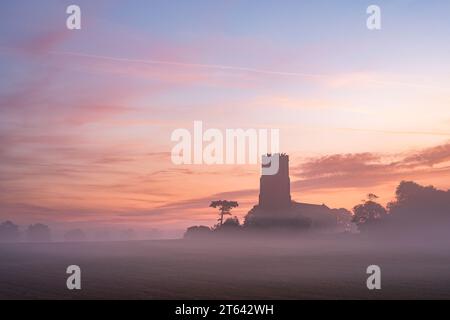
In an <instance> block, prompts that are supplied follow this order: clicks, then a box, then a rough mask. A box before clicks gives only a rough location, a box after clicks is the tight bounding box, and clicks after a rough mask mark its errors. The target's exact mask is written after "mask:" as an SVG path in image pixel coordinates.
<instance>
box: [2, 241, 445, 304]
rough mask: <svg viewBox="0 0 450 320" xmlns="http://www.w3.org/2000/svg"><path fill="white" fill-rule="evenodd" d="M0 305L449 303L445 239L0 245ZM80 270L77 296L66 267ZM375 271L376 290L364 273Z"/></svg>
mask: <svg viewBox="0 0 450 320" xmlns="http://www.w3.org/2000/svg"><path fill="white" fill-rule="evenodd" d="M0 256H1V257H2V258H1V260H0V298H1V299H16V298H21V299H77V298H83V299H106V298H109V299H352V298H356V299H381V298H382V299H393V298H402V299H403V298H405V299H417V298H423V299H431V298H438V299H449V298H450V268H449V265H450V253H449V250H448V241H446V242H444V243H443V242H441V243H439V241H437V242H433V243H428V244H427V245H424V244H420V243H419V242H418V243H415V244H408V245H406V244H404V243H400V242H398V243H392V242H390V241H383V242H378V243H377V244H374V243H373V242H368V241H366V240H365V239H364V238H361V236H359V235H354V236H348V237H339V236H326V237H323V236H322V237H321V239H320V240H319V239H318V238H316V237H295V238H289V239H288V238H285V239H280V238H273V237H264V238H249V237H245V238H239V239H234V240H219V239H216V240H211V239H210V240H209V241H202V240H198V241H196V240H161V241H128V242H126V241H124V242H80V243H14V244H12V243H11V244H0ZM69 265H78V266H80V268H81V283H82V289H81V290H73V291H70V290H68V289H67V287H66V280H67V277H68V276H69V275H68V274H66V268H67V267H68V266H69ZM369 265H378V266H380V268H381V279H382V280H381V286H382V288H381V290H368V288H367V286H366V280H367V278H368V277H369V275H368V274H366V269H367V267H368V266H369Z"/></svg>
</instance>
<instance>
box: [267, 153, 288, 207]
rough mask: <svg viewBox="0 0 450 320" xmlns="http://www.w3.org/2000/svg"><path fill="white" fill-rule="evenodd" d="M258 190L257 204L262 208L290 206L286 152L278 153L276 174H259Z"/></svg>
mask: <svg viewBox="0 0 450 320" xmlns="http://www.w3.org/2000/svg"><path fill="white" fill-rule="evenodd" d="M259 190H260V191H259V206H260V207H261V208H262V209H271V210H273V209H285V208H289V207H290V206H291V182H290V179H289V156H288V155H287V154H284V153H281V154H279V169H278V173H277V174H275V175H262V176H261V178H260V186H259Z"/></svg>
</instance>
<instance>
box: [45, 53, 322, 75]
mask: <svg viewBox="0 0 450 320" xmlns="http://www.w3.org/2000/svg"><path fill="white" fill-rule="evenodd" d="M49 53H50V54H55V55H70V56H76V57H83V58H92V59H102V60H109V61H116V62H131V63H142V64H151V65H155V64H156V65H168V66H179V67H188V68H204V69H217V70H231V71H242V72H252V73H261V74H270V75H279V76H295V77H311V78H312V77H314V78H321V77H323V78H325V77H329V76H327V75H321V74H311V73H299V72H283V71H273V70H264V69H256V68H247V67H238V66H224V65H218V64H201V63H184V62H176V61H164V60H142V59H128V58H116V57H110V56H101V55H94V54H86V53H77V52H67V51H50V52H49Z"/></svg>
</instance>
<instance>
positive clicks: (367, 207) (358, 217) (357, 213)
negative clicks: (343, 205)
mask: <svg viewBox="0 0 450 320" xmlns="http://www.w3.org/2000/svg"><path fill="white" fill-rule="evenodd" d="M367 199H368V200H365V201H364V203H362V204H358V205H357V206H355V207H354V208H353V218H352V222H354V223H355V224H356V225H357V226H358V229H359V230H360V231H368V230H369V229H372V228H373V227H375V226H377V225H379V224H380V222H381V220H382V219H383V218H384V217H385V216H386V214H387V211H386V209H385V208H384V207H383V206H382V205H381V204H379V203H377V202H375V201H374V200H375V199H378V197H377V196H376V195H374V194H373V193H370V194H368V195H367Z"/></svg>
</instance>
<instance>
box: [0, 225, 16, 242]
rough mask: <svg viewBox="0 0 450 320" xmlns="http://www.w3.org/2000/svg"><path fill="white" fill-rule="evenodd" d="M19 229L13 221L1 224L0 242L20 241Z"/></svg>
mask: <svg viewBox="0 0 450 320" xmlns="http://www.w3.org/2000/svg"><path fill="white" fill-rule="evenodd" d="M19 238H20V233H19V227H18V226H17V225H15V224H14V223H12V222H11V221H5V222H3V223H2V224H0V242H14V241H19Z"/></svg>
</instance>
